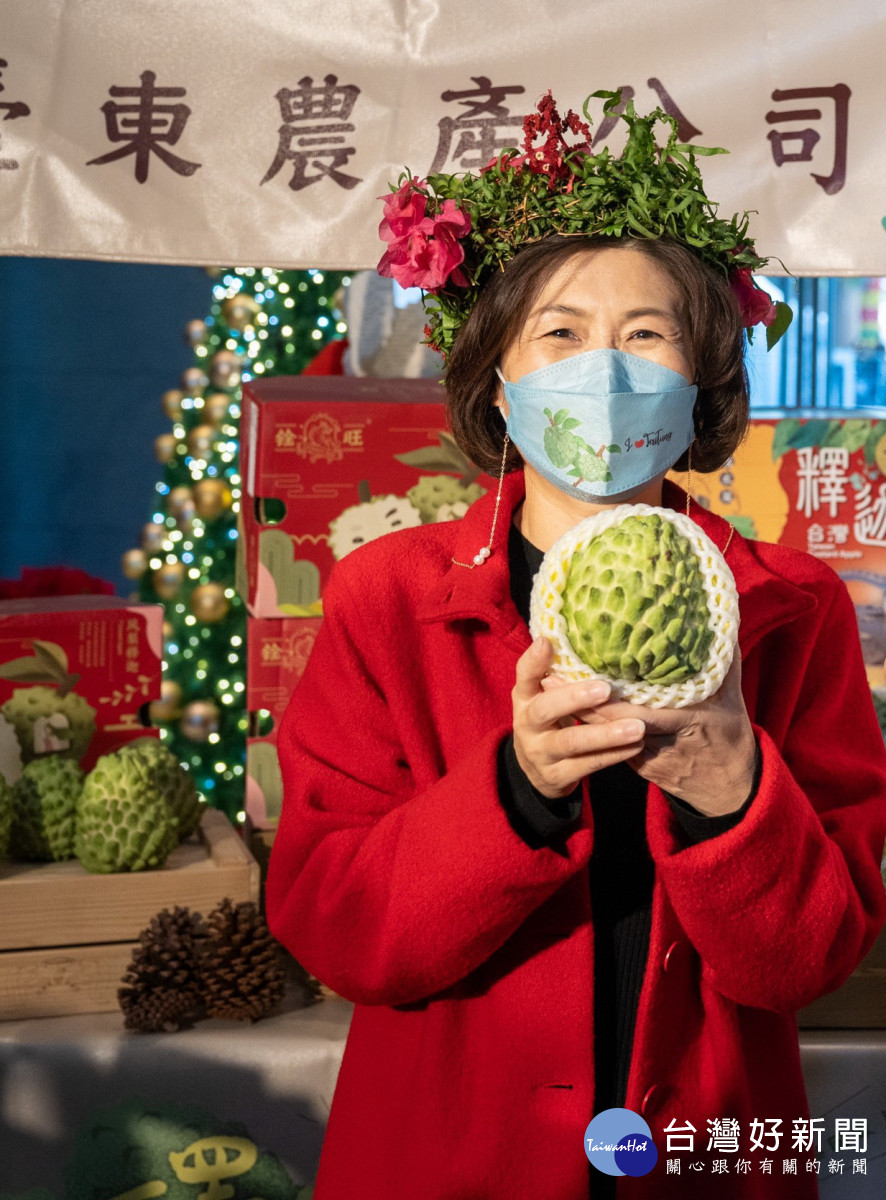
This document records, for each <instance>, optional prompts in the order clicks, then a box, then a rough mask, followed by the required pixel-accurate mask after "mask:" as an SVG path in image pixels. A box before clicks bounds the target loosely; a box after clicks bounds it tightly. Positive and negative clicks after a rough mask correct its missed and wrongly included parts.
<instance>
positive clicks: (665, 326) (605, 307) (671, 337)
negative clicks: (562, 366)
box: [496, 247, 695, 415]
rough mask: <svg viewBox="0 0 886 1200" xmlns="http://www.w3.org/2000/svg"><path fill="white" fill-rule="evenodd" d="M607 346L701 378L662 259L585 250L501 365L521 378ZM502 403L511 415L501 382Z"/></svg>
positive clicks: (554, 279)
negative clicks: (661, 262)
mask: <svg viewBox="0 0 886 1200" xmlns="http://www.w3.org/2000/svg"><path fill="white" fill-rule="evenodd" d="M606 349H609V350H624V351H626V352H627V353H628V354H636V355H638V356H639V357H640V358H647V359H650V360H651V361H652V362H657V363H661V364H662V365H663V366H665V367H670V369H671V370H672V371H677V372H679V374H681V375H682V376H683V377H684V378H685V379H686V380H687V382H688V383H692V382H693V381H694V379H695V363H694V362H693V358H692V350H691V348H690V345H689V332H688V329H687V326H686V321H685V318H684V316H683V312H682V302H681V297H680V293H679V291H678V290H677V287H676V285H675V284H674V283H673V281H672V280H671V278H670V276H669V275H668V274H667V272H666V271H665V270H664V269H663V268H662V267H660V266H659V264H658V263H657V262H655V261H654V260H653V259H651V258H649V257H648V256H647V255H645V254H643V253H641V252H638V251H635V250H631V249H627V248H612V249H610V248H608V247H607V248H601V249H598V250H586V251H582V252H581V253H579V254H576V255H575V257H574V258H571V259H569V260H568V261H567V262H565V263H564V264H563V265H562V266H561V267H559V268H558V269H557V271H556V272H555V273H554V274H553V275H552V276H551V278H550V279H549V280H548V282H547V283H546V284H545V286H544V287H543V288H542V290H541V292H540V293H539V295H538V296H537V297H536V299H535V302H534V303H533V305H532V307H531V309H530V312H529V315H528V316H527V318H526V321H525V322H524V324H523V328H522V329H521V330H520V333H519V336H518V337H517V339H516V340H515V341H514V342H513V343H512V344H511V345H510V346H509V347H508V348H507V350H506V351H505V353H504V354H503V355H502V361H501V370H502V374H503V375H504V377H505V379H507V380H509V381H510V382H512V383H516V382H517V381H518V380H520V379H521V378H522V377H523V376H524V375H526V374H528V373H529V372H530V371H534V370H536V369H537V368H538V367H546V366H548V365H549V364H551V363H556V362H559V361H560V360H561V359H563V358H568V357H569V356H570V355H573V354H583V353H585V352H586V351H588V350H606ZM496 404H497V405H499V407H501V408H502V409H503V411H504V413H505V414H506V415H507V412H508V408H507V401H506V400H505V399H504V395H503V390H502V388H501V385H500V384H499V396H498V399H497V400H496Z"/></svg>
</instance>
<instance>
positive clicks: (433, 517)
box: [237, 376, 491, 618]
mask: <svg viewBox="0 0 886 1200" xmlns="http://www.w3.org/2000/svg"><path fill="white" fill-rule="evenodd" d="M443 400H444V397H443V389H442V387H441V386H440V384H439V383H438V382H437V381H436V380H432V379H374V378H358V377H354V376H293V377H287V376H279V377H276V378H274V379H262V380H256V381H253V382H251V383H248V384H246V385H245V386H244V389H243V415H242V419H241V464H242V475H243V494H242V501H241V513H240V535H241V536H240V538H239V540H238V571H237V575H238V580H237V583H238V590H239V591H240V594H241V595H242V596H243V598H244V600H245V601H246V604H247V606H248V611H249V612H250V613H251V614H252V615H253V616H255V617H278V618H279V617H309V616H317V615H318V614H319V613H320V612H321V611H322V592H323V587H324V585H325V583H326V580H327V579H328V577H329V572H330V571H331V569H332V566H333V563H335V562H336V561H337V560H338V559H341V558H343V557H344V556H345V555H346V554H348V553H350V552H351V551H352V550H353V549H355V548H356V547H357V546H361V545H363V544H365V543H366V542H368V541H371V540H372V539H373V538H376V537H379V536H381V535H382V534H384V533H387V532H389V531H391V530H395V529H404V528H409V527H410V526H414V525H421V524H426V523H428V522H432V521H448V520H457V519H458V518H459V517H461V516H463V515H464V513H465V512H466V511H467V508H468V505H469V504H471V503H473V501H474V500H476V499H478V498H479V497H480V496H481V495H483V493H484V492H485V491H486V489H487V488H488V487H489V486H491V481H490V480H489V478H488V476H485V475H480V474H479V472H478V471H477V468H476V467H474V466H473V465H472V464H471V463H470V462H469V461H468V460H467V459H466V458H465V456H464V455H463V454H462V452H461V451H460V450H459V448H458V446H457V445H456V444H455V441H454V439H453V438H452V435H451V434H450V433H449V432H448V427H447V421H446V415H445V409H444V402H443Z"/></svg>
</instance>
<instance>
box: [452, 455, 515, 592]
mask: <svg viewBox="0 0 886 1200" xmlns="http://www.w3.org/2000/svg"><path fill="white" fill-rule="evenodd" d="M510 440H511V439H510V437H509V436H508V434H507V433H506V434H505V440H504V445H503V446H502V451H501V470H500V471H499V473H498V491H497V492H496V494H495V511H494V512H493V514H492V528H491V529H490V530H489V541H488V542H487V543H486V545H485V546H483V547H482V548H481V549H480V550H478V551H477V553H476V554H475V555H474V561H473V562H472V563H464V562H459V561H458V559H456V558H454V559H453V560H452V561H453V563H455V565H456V566H457V567H467V568H468V570H469V571H473V569H474V567H482V566H483V564H484V563H485V562H486V560H487V558H488V557H489V555H490V554H491V553H492V543H493V541H494V539H495V526H496V524H497V523H498V506H499V504H500V503H501V489H502V485H503V483H504V479H505V465H506V464H507V459H508V442H509V441H510Z"/></svg>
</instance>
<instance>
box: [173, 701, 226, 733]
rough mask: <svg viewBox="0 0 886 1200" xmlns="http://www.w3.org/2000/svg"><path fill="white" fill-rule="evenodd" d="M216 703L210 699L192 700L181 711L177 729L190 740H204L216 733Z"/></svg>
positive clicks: (217, 711)
mask: <svg viewBox="0 0 886 1200" xmlns="http://www.w3.org/2000/svg"><path fill="white" fill-rule="evenodd" d="M219 715H220V714H219V710H218V705H217V704H214V703H213V702H212V701H211V700H192V701H191V703H190V704H186V705H185V707H184V710H183V711H182V716H181V721H180V722H179V729H181V731H182V733H183V734H184V735H185V737H186V738H189V739H190V740H191V741H192V742H205V741H207V740H208V739H209V735H210V734H211V733H218V719H219Z"/></svg>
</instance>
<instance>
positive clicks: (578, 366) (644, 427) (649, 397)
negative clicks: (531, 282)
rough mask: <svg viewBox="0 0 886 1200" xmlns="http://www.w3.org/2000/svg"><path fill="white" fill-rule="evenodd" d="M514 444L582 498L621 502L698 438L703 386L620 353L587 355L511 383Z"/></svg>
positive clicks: (536, 465)
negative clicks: (695, 416)
mask: <svg viewBox="0 0 886 1200" xmlns="http://www.w3.org/2000/svg"><path fill="white" fill-rule="evenodd" d="M496 371H497V372H498V377H499V379H500V380H501V381H502V383H503V384H504V391H505V399H506V400H507V402H508V407H509V409H510V415H509V416H508V417H507V418H506V420H505V424H506V425H507V430H508V434H509V435H510V438H511V441H512V442H513V443H514V445H515V446H516V447H517V449H518V450H519V451H520V453H521V454H522V456H523V458H524V459H525V461H526V462H528V463H529V464H530V466H532V467H534V468H535V470H536V471H538V473H539V474H540V475H543V476H544V478H545V479H547V480H549V482H551V483H553V484H554V485H555V486H556V487H558V488H560V489H561V490H562V491H564V492H566V493H567V495H570V496H577V497H578V498H579V499H581V500H593V501H597V502H599V501H607V500H610V499H612V500H619V501H621V500H623V499H626V498H628V497H629V496H630V495H631V494H633V493H635V492H638V491H640V490H641V489H642V488H643V486H644V485H645V484H647V483H649V481H650V480H651V479H654V478H655V477H656V476H657V475H663V474H664V473H665V472H666V471H668V470H669V469H670V467H672V466H673V464H674V463H675V462H676V461H677V459H678V458H679V457H680V455H681V454H683V453H684V451H685V450H687V449H688V448H689V446H690V445H691V444H692V440H693V438H694V437H695V428H694V425H693V421H692V410H693V407H694V405H695V397H696V395H697V394H698V388H697V387H696V385H695V384H688V383H687V382H686V380H685V379H684V378H683V376H682V375H680V374H679V373H678V372H677V371H672V370H671V369H670V367H663V366H661V364H660V363H655V362H650V361H649V360H648V359H645V358H639V357H638V356H637V355H636V354H627V353H625V352H624V351H623V350H589V351H587V352H586V353H584V354H574V355H572V356H571V357H570V358H565V359H563V360H562V361H561V362H557V363H552V364H551V365H550V366H547V367H539V369H538V370H537V371H530V372H529V374H527V375H524V376H523V378H522V379H521V380H520V382H519V383H509V382H508V381H507V380H506V379H505V378H504V376H503V375H502V373H501V371H499V369H498V367H496Z"/></svg>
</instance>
